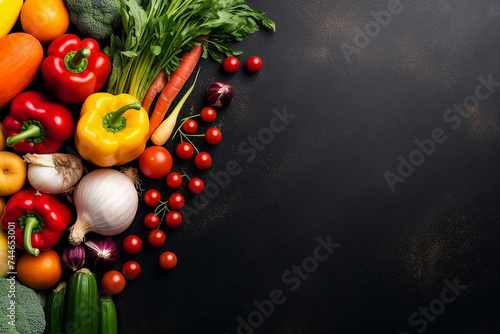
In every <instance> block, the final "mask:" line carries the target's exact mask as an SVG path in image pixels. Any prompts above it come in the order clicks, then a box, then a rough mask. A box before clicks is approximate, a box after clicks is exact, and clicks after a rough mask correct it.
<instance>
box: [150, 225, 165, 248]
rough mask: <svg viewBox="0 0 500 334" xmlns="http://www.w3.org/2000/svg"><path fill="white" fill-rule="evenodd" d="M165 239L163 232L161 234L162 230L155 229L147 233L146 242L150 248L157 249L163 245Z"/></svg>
mask: <svg viewBox="0 0 500 334" xmlns="http://www.w3.org/2000/svg"><path fill="white" fill-rule="evenodd" d="M165 239H166V236H165V232H163V231H162V230H159V229H155V230H152V231H151V232H149V235H148V241H149V243H150V244H151V245H152V246H155V247H158V246H161V245H163V243H164V242H165Z"/></svg>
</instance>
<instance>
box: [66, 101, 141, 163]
mask: <svg viewBox="0 0 500 334" xmlns="http://www.w3.org/2000/svg"><path fill="white" fill-rule="evenodd" d="M148 130H149V119H148V114H147V112H146V110H144V108H142V107H141V104H140V103H139V102H138V101H137V99H136V98H135V97H133V96H132V95H129V94H119V95H112V94H108V93H94V94H92V95H90V96H89V97H88V98H87V99H86V100H85V102H84V103H83V106H82V110H81V113H80V120H79V121H78V124H77V126H76V132H75V144H76V149H77V150H78V153H80V155H81V156H82V158H84V159H85V160H87V161H89V162H91V163H93V164H94V165H97V166H100V167H110V166H119V165H123V164H125V163H127V162H130V161H132V160H134V159H136V158H138V157H139V156H140V155H141V153H142V152H143V151H144V149H145V147H146V142H147V141H148Z"/></svg>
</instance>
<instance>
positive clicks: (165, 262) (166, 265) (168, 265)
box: [159, 252, 177, 270]
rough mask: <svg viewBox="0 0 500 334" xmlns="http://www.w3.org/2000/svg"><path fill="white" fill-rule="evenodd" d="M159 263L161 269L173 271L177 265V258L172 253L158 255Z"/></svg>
mask: <svg viewBox="0 0 500 334" xmlns="http://www.w3.org/2000/svg"><path fill="white" fill-rule="evenodd" d="M159 263H160V266H161V267H162V268H163V269H166V270H170V269H173V268H174V267H175V266H176V265H177V256H175V254H174V253H172V252H164V253H162V254H161V255H160V259H159Z"/></svg>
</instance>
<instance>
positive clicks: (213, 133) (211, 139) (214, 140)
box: [205, 128, 222, 145]
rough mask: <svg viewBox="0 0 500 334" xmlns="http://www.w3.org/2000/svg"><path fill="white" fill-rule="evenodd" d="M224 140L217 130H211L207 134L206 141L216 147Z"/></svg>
mask: <svg viewBox="0 0 500 334" xmlns="http://www.w3.org/2000/svg"><path fill="white" fill-rule="evenodd" d="M221 139H222V134H221V133H220V130H219V129H217V128H209V129H208V130H207V132H205V141H206V142H207V143H209V144H210V145H215V144H218V143H219V142H220V140H221Z"/></svg>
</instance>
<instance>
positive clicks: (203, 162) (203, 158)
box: [194, 152, 212, 169]
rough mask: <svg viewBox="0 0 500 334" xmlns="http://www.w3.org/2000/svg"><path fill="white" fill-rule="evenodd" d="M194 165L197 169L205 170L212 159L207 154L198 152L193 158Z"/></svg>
mask: <svg viewBox="0 0 500 334" xmlns="http://www.w3.org/2000/svg"><path fill="white" fill-rule="evenodd" d="M194 164H195V166H196V167H198V168H199V169H207V168H208V167H210V165H211V164H212V157H211V156H210V154H208V153H207V152H200V153H198V154H197V155H196V156H195V157H194Z"/></svg>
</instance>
